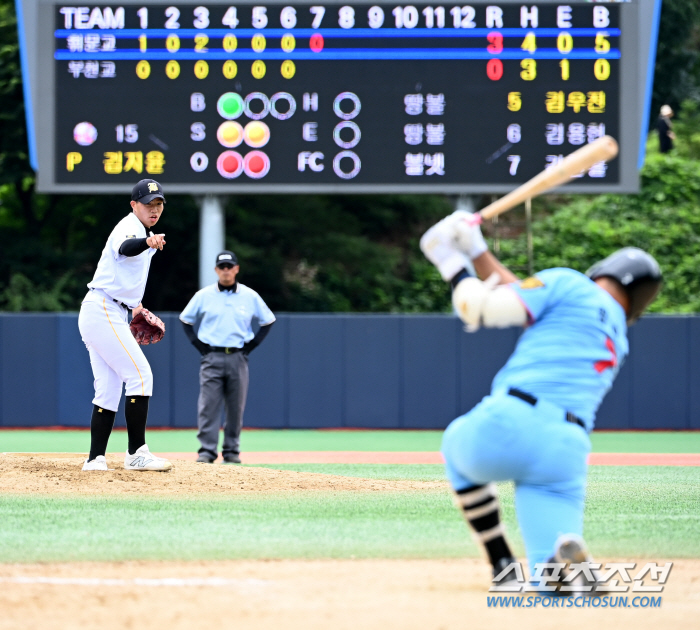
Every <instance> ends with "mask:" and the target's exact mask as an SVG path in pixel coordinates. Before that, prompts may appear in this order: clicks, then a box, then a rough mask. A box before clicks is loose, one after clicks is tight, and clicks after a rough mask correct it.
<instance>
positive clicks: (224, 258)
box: [216, 249, 238, 267]
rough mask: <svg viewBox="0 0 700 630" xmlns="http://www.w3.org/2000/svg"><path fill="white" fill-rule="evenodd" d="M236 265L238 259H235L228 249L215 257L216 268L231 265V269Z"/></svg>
mask: <svg viewBox="0 0 700 630" xmlns="http://www.w3.org/2000/svg"><path fill="white" fill-rule="evenodd" d="M237 264H238V258H237V257H236V254H234V253H233V252H232V251H229V250H228V249H225V250H224V251H223V252H221V253H220V254H218V255H217V257H216V266H217V267H221V266H222V265H232V266H233V267H235V266H236V265H237Z"/></svg>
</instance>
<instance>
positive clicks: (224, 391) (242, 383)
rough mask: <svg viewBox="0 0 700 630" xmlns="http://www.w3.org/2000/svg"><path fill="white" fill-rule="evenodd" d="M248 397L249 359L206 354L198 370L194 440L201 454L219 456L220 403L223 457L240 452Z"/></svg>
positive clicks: (240, 356)
mask: <svg viewBox="0 0 700 630" xmlns="http://www.w3.org/2000/svg"><path fill="white" fill-rule="evenodd" d="M247 394H248V357H247V356H246V355H244V354H243V353H242V352H235V353H233V354H224V353H223V352H209V353H208V354H205V355H204V356H203V357H202V359H201V364H200V368H199V401H198V403H197V427H198V428H199V432H198V433H197V439H198V440H199V442H200V444H201V445H202V446H201V448H200V449H199V453H200V454H207V455H210V456H211V457H213V458H216V457H217V455H218V448H217V447H218V444H219V427H220V424H221V403H225V404H226V419H225V421H224V447H223V449H222V452H223V455H229V454H231V453H240V446H239V444H240V435H241V427H242V426H243V410H244V409H245V401H246V396H247Z"/></svg>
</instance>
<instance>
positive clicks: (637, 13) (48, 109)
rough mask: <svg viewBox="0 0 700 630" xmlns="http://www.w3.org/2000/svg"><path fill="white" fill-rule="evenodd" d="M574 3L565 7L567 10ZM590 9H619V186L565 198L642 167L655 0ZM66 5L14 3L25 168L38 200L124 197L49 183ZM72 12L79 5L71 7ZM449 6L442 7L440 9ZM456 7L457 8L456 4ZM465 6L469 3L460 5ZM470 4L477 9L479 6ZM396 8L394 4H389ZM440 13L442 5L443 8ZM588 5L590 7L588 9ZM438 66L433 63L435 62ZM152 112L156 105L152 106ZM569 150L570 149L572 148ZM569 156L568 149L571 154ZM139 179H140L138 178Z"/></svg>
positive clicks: (260, 185)
mask: <svg viewBox="0 0 700 630" xmlns="http://www.w3.org/2000/svg"><path fill="white" fill-rule="evenodd" d="M576 2H581V0H572V1H571V3H572V4H574V3H576ZM597 3H598V4H602V5H603V6H605V5H606V4H608V5H611V4H613V3H614V4H615V6H617V7H619V10H620V27H621V30H622V37H621V42H620V52H621V60H620V85H619V90H620V101H619V130H620V133H619V135H618V137H617V138H616V139H617V140H618V142H619V145H620V154H619V157H618V160H619V182H615V183H609V182H607V183H606V182H602V181H601V182H595V183H587V184H580V183H577V182H572V183H570V184H568V185H567V187H566V191H567V193H584V194H598V193H636V192H638V191H639V189H640V180H639V169H640V168H641V166H642V164H643V161H644V151H645V141H646V135H647V129H648V124H649V107H650V101H651V88H652V82H653V71H654V65H655V56H656V38H657V34H658V22H659V16H660V8H661V0H619V1H615V0H612V1H611V2H606V0H597ZM68 4H69V3H65V2H58V1H57V0H16V8H17V21H18V29H19V35H20V54H21V63H22V75H23V81H24V96H25V109H26V116H27V132H28V134H27V135H28V141H29V154H30V162H31V165H32V168H33V169H34V170H35V171H36V173H37V185H36V187H37V191H39V192H43V193H63V194H68V193H82V194H111V193H125V192H127V191H128V190H130V187H131V185H132V184H129V185H127V184H125V183H123V182H120V183H77V184H76V183H60V182H57V181H56V177H55V168H56V162H55V160H56V151H55V148H56V146H55V141H56V129H55V117H56V113H55V85H56V81H55V78H56V77H55V66H56V64H55V59H54V53H55V37H54V31H55V9H56V7H57V6H61V5H68ZM75 4H76V5H77V4H79V3H75ZM86 4H88V6H111V7H117V6H133V5H144V4H148V5H162V6H164V7H167V6H171V5H176V6H179V7H182V6H184V5H185V4H186V5H187V6H188V7H189V6H190V5H191V6H192V8H194V7H196V6H199V5H208V6H214V5H234V6H246V5H252V6H261V5H263V6H287V5H292V6H297V7H298V6H313V5H319V4H320V5H323V6H338V7H340V6H343V5H346V4H348V0H326V1H325V2H321V1H320V0H296V1H294V2H292V1H291V0H267V1H265V2H263V1H262V0H237V1H236V2H233V1H232V0H207V1H206V2H198V1H196V0H195V2H189V1H188V2H187V3H183V2H176V1H174V0H148V1H147V2H144V1H143V0H121V1H120V2H105V1H104V0H101V1H100V2H99V3H86ZM448 4H449V3H448ZM459 4H461V3H459ZM465 4H469V2H466V3H465ZM472 4H475V5H477V4H478V5H479V6H483V5H484V3H483V0H481V1H479V2H473V3H472ZM488 4H493V5H503V6H506V5H514V4H515V5H522V6H529V5H531V4H534V3H533V2H524V1H523V0H493V1H492V2H489V3H488ZM536 4H539V5H544V4H550V5H563V4H567V3H566V0H536ZM397 5H398V3H397ZM445 6H447V5H445ZM593 6H595V4H594V3H591V7H593ZM436 63H439V62H436ZM156 106H157V105H156ZM574 148H575V147H574ZM572 150H573V149H572ZM144 175H145V174H144ZM520 183H521V182H517V183H516V182H513V183H512V184H507V183H506V184H504V183H491V184H488V183H486V184H484V183H473V182H472V183H459V184H454V183H449V184H448V183H441V182H439V181H438V182H434V183H433V182H431V183H415V184H414V183H411V184H403V183H388V184H385V183H381V184H377V183H359V182H357V183H347V182H340V183H291V184H283V183H267V182H263V181H260V182H250V181H235V182H232V181H222V182H221V183H186V184H184V183H180V184H178V183H168V184H167V189H168V191H169V192H171V193H187V194H196V195H201V194H224V195H225V194H234V193H244V194H247V193H262V194H267V193H279V194H290V193H292V194H295V193H296V194H309V193H311V194H314V193H318V194H323V193H342V194H348V193H358V194H367V193H380V194H381V193H408V192H410V193H417V194H420V193H442V194H484V193H506V192H508V191H510V190H513V189H514V188H516V187H517V186H518V185H519V184H520Z"/></svg>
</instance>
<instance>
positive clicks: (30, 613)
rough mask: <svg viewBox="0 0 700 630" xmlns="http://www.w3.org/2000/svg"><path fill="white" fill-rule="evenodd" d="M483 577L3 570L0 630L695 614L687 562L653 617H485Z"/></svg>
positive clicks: (152, 566)
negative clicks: (197, 581) (192, 584)
mask: <svg viewBox="0 0 700 630" xmlns="http://www.w3.org/2000/svg"><path fill="white" fill-rule="evenodd" d="M47 577H50V578H51V579H52V580H53V581H54V582H56V581H58V582H63V583H58V584H56V583H54V584H47V583H45V581H46V580H45V578H47ZM489 577H490V576H489V571H488V570H487V568H486V566H485V563H484V562H482V561H479V560H473V559H471V560H342V561H338V560H312V561H296V560H279V561H235V562H193V563H183V562H126V563H80V564H38V565H36V564H33V565H26V564H23V565H8V564H5V565H0V610H2V615H1V616H0V629H2V630H10V629H12V630H20V629H21V630H26V629H27V628H46V629H50V630H64V629H66V630H67V629H71V630H72V629H74V628H99V629H100V630H127V629H128V630H131V629H133V630H137V629H142V628H150V627H157V628H168V630H193V629H199V628H236V629H242V630H253V629H254V630H282V629H286V630H358V629H360V628H361V629H368V630H380V629H381V630H394V629H397V630H414V629H415V630H419V629H420V630H463V629H467V628H469V629H472V628H474V629H481V628H489V629H490V628H518V630H546V629H548V628H557V629H560V628H587V629H590V628H596V627H605V628H610V627H614V628H618V629H620V630H622V629H627V628H629V629H634V630H658V629H659V628H682V629H684V628H691V627H693V626H694V625H696V623H697V618H698V614H699V613H700V589H698V584H700V561H697V560H681V561H677V562H676V563H675V566H674V568H673V571H672V573H671V576H670V578H669V583H668V585H667V586H666V589H665V591H664V592H663V593H662V594H661V595H662V596H663V600H662V605H661V607H660V608H653V609H649V608H645V609H642V608H631V607H630V608H622V609H620V608H605V609H603V608H597V609H594V608H564V609H562V608H558V609H553V608H547V609H542V608H538V609H533V608H530V609H523V608H521V609H512V608H508V609H506V608H488V606H487V600H486V597H487V592H486V585H487V584H488V580H489ZM41 578H44V581H41ZM90 578H94V582H93V583H89V579H90ZM137 578H138V579H141V580H142V582H141V583H139V584H137V583H134V582H135V581H136V579H137ZM158 578H161V579H164V580H167V582H162V581H161V582H156V581H155V580H157V579H158ZM178 578H180V579H181V582H180V583H178ZM149 579H150V580H154V581H152V582H151V583H150V585H146V584H144V583H143V582H144V581H146V582H147V581H148V580H149ZM196 579H199V580H200V581H203V582H206V581H207V579H208V580H209V581H210V582H211V583H210V584H206V585H200V586H191V585H187V584H191V583H192V581H194V580H196ZM19 580H22V582H19ZM110 580H112V582H111V583H110ZM33 581H34V582H36V583H32V582H33ZM79 581H82V583H76V582H79ZM217 581H218V584H219V585H215V584H216V583H217ZM626 595H627V596H628V600H629V603H630V605H631V602H632V597H633V596H635V594H634V593H627V594H626ZM655 595H659V594H655Z"/></svg>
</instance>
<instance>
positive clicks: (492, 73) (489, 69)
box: [486, 59, 503, 81]
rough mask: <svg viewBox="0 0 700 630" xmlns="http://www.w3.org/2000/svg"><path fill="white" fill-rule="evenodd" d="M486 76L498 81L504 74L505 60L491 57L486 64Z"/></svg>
mask: <svg viewBox="0 0 700 630" xmlns="http://www.w3.org/2000/svg"><path fill="white" fill-rule="evenodd" d="M486 76H487V77H488V78H489V79H491V81H498V80H499V79H500V78H501V77H502V76H503V62H502V61H501V60H500V59H489V62H488V63H487V64H486Z"/></svg>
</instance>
